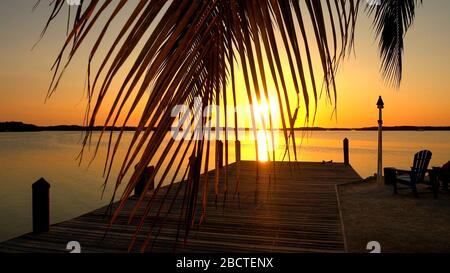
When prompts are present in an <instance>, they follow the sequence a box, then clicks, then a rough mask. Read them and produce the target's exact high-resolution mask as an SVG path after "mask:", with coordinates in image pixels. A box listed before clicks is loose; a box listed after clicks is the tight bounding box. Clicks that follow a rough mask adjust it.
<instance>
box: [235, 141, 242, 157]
mask: <svg viewBox="0 0 450 273" xmlns="http://www.w3.org/2000/svg"><path fill="white" fill-rule="evenodd" d="M235 145H236V146H235V154H236V162H241V142H240V141H239V140H236V143H235Z"/></svg>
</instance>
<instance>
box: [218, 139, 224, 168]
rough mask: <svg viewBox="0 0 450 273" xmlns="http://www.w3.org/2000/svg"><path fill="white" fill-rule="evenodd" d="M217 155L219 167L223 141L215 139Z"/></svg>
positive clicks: (220, 165) (221, 165)
mask: <svg viewBox="0 0 450 273" xmlns="http://www.w3.org/2000/svg"><path fill="white" fill-rule="evenodd" d="M217 156H218V157H219V168H222V167H223V142H222V140H219V141H217Z"/></svg>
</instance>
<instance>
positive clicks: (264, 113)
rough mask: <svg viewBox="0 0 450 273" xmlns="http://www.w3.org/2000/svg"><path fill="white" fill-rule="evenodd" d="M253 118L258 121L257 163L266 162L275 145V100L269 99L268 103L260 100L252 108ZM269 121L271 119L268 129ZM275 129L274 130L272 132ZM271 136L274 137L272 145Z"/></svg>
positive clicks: (277, 109) (276, 114)
mask: <svg viewBox="0 0 450 273" xmlns="http://www.w3.org/2000/svg"><path fill="white" fill-rule="evenodd" d="M254 113H255V117H256V119H257V120H258V124H257V141H258V158H257V160H258V161H262V162H265V161H268V160H269V158H270V154H271V153H272V152H273V149H274V147H275V146H274V145H273V144H276V143H277V142H276V139H277V131H276V129H278V128H279V126H278V123H279V115H278V113H279V108H278V103H277V100H276V99H274V98H273V97H269V103H267V100H266V99H265V98H262V99H261V101H260V103H259V104H257V105H256V106H255V107H254ZM270 119H272V127H270ZM274 129H275V130H274ZM272 134H273V135H274V142H273V143H272Z"/></svg>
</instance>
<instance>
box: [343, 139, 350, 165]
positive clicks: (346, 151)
mask: <svg viewBox="0 0 450 273" xmlns="http://www.w3.org/2000/svg"><path fill="white" fill-rule="evenodd" d="M344 164H346V165H349V164H350V160H349V159H348V139H347V138H344Z"/></svg>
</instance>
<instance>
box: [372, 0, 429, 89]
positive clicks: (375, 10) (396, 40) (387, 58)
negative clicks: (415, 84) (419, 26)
mask: <svg viewBox="0 0 450 273" xmlns="http://www.w3.org/2000/svg"><path fill="white" fill-rule="evenodd" d="M418 3H419V0H384V1H380V3H379V5H369V6H368V8H367V9H368V11H369V13H370V14H373V16H374V19H373V27H374V29H375V32H376V35H377V37H378V38H379V40H380V41H379V51H380V57H381V71H382V73H383V76H384V78H385V79H386V81H387V82H388V83H390V84H393V85H396V86H399V85H400V82H401V80H402V71H403V51H404V38H405V35H406V33H407V31H408V29H409V28H410V27H411V25H412V23H413V21H414V17H415V10H416V6H417V5H418ZM421 3H422V0H420V4H421Z"/></svg>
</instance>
